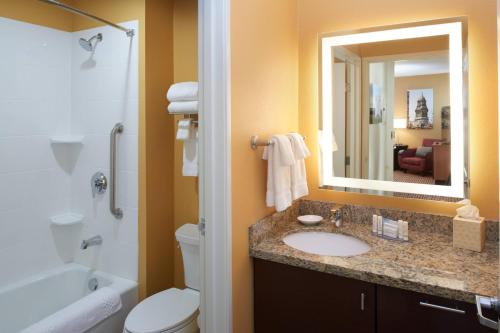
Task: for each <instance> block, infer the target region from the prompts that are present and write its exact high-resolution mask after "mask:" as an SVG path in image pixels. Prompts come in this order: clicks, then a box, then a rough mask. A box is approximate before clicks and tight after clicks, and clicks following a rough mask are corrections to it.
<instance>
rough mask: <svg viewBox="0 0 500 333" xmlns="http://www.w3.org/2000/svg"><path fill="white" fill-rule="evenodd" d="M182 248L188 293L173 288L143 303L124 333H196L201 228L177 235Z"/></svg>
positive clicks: (189, 226)
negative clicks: (199, 230)
mask: <svg viewBox="0 0 500 333" xmlns="http://www.w3.org/2000/svg"><path fill="white" fill-rule="evenodd" d="M175 237H176V239H177V241H178V242H179V244H180V246H181V252H182V261H183V263H184V279H185V281H186V286H187V288H186V289H182V290H180V289H177V288H170V289H167V290H164V291H161V292H159V293H157V294H154V295H152V296H150V297H148V298H146V299H145V300H143V301H142V302H140V303H139V304H138V305H137V306H136V307H135V308H134V309H132V311H130V313H129V314H128V316H127V319H126V320H125V329H124V333H173V332H175V333H196V332H199V328H198V323H197V318H198V314H199V311H198V308H199V305H200V292H199V289H200V270H199V264H200V253H199V250H200V239H199V232H198V226H197V225H195V224H184V225H183V226H181V227H180V228H179V229H177V231H176V232H175Z"/></svg>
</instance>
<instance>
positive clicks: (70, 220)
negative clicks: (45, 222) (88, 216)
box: [50, 213, 84, 226]
mask: <svg viewBox="0 0 500 333" xmlns="http://www.w3.org/2000/svg"><path fill="white" fill-rule="evenodd" d="M83 218H84V216H83V215H81V214H76V213H65V214H61V215H56V216H52V217H51V218H50V223H51V224H52V225H57V226H71V225H77V224H82V223H83Z"/></svg>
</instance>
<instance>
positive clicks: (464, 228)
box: [453, 216, 486, 252]
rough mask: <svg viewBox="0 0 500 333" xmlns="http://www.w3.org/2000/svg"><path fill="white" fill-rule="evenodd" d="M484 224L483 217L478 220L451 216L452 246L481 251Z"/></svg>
mask: <svg viewBox="0 0 500 333" xmlns="http://www.w3.org/2000/svg"><path fill="white" fill-rule="evenodd" d="M485 236H486V224H485V222H484V217H481V218H480V219H479V220H472V219H465V218H462V217H458V216H455V218H453V247H457V248H461V249H466V250H472V251H476V252H481V251H483V249H484V241H485V238H486V237H485Z"/></svg>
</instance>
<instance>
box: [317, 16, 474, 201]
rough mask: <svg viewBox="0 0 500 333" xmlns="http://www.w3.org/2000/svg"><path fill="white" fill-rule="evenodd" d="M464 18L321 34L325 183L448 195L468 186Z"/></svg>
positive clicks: (452, 196)
mask: <svg viewBox="0 0 500 333" xmlns="http://www.w3.org/2000/svg"><path fill="white" fill-rule="evenodd" d="M463 24H464V23H463V22H461V21H455V22H439V23H436V22H432V23H429V24H420V25H418V26H404V27H395V28H386V29H380V30H375V31H366V32H361V33H351V34H337V35H333V36H332V35H329V36H323V37H322V38H321V42H320V45H321V59H320V60H321V61H320V63H321V70H320V75H321V86H322V87H321V90H320V91H321V96H320V97H321V98H320V100H321V121H320V151H321V165H320V174H321V184H322V186H323V187H328V188H331V187H334V188H335V189H339V188H340V189H344V190H348V191H365V192H368V193H374V194H386V195H394V196H401V197H412V198H421V199H433V200H446V201H457V200H460V199H462V198H464V197H465V196H466V188H465V186H464V181H465V180H466V178H465V177H466V172H465V170H467V165H466V162H465V161H466V156H467V153H466V149H465V147H466V144H465V142H466V139H467V135H466V121H464V119H466V114H467V112H466V109H465V106H466V105H467V104H466V103H465V102H464V92H465V91H466V89H465V88H464V82H467V80H466V79H464V77H466V76H465V75H464V70H463V69H464V68H466V66H464V63H465V61H464V60H463V59H464V55H466V52H465V49H464V45H465V44H466V43H465V42H464V38H463V31H464V26H463ZM465 40H466V39H465Z"/></svg>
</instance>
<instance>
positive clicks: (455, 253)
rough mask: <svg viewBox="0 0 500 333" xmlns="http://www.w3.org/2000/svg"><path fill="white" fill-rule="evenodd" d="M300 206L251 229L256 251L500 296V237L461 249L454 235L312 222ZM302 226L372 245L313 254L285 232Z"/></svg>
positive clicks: (415, 284)
mask: <svg viewBox="0 0 500 333" xmlns="http://www.w3.org/2000/svg"><path fill="white" fill-rule="evenodd" d="M297 212H298V208H297V209H292V211H291V212H287V213H278V214H274V215H273V216H270V217H268V218H266V219H263V220H262V221H260V222H258V223H257V224H255V225H253V226H252V227H251V228H250V255H251V256H252V257H254V258H260V259H264V260H269V261H274V262H278V263H283V264H288V265H292V266H297V267H303V268H306V269H312V270H316V271H320V272H325V273H329V274H335V275H339V276H344V277H348V278H353V279H358V280H362V281H367V282H371V283H375V284H380V285H385V286H390V287H396V288H401V289H406V290H411V291H415V292H422V293H426V294H431V295H436V296H441V297H446V298H451V299H456V300H460V301H466V302H470V303H473V302H474V301H475V299H474V296H475V295H476V294H477V295H484V296H496V295H497V286H498V242H497V241H488V242H486V246H485V249H484V251H483V252H481V253H478V252H473V251H469V250H463V249H457V248H454V247H453V246H452V241H453V240H452V235H451V234H447V233H441V232H435V231H433V230H429V231H426V230H425V229H422V228H413V229H414V230H412V224H410V231H409V242H399V241H391V240H386V239H382V238H379V237H377V236H374V235H372V233H371V224H369V223H353V222H347V223H344V224H343V226H342V227H340V228H337V227H335V226H334V225H333V224H332V223H330V222H322V223H321V224H320V225H318V226H314V227H306V226H304V225H302V224H300V223H298V222H297V221H296V216H297ZM298 231H327V232H336V233H342V234H346V235H351V236H354V237H357V238H359V239H361V240H363V241H365V242H366V243H368V244H369V245H370V246H371V250H370V251H369V252H367V253H365V254H362V255H358V256H352V257H332V256H322V255H314V254H308V253H305V252H302V251H299V250H296V249H294V248H292V247H289V246H288V245H286V244H285V243H284V242H283V241H282V239H283V237H284V236H285V235H287V234H290V233H294V232H298Z"/></svg>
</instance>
